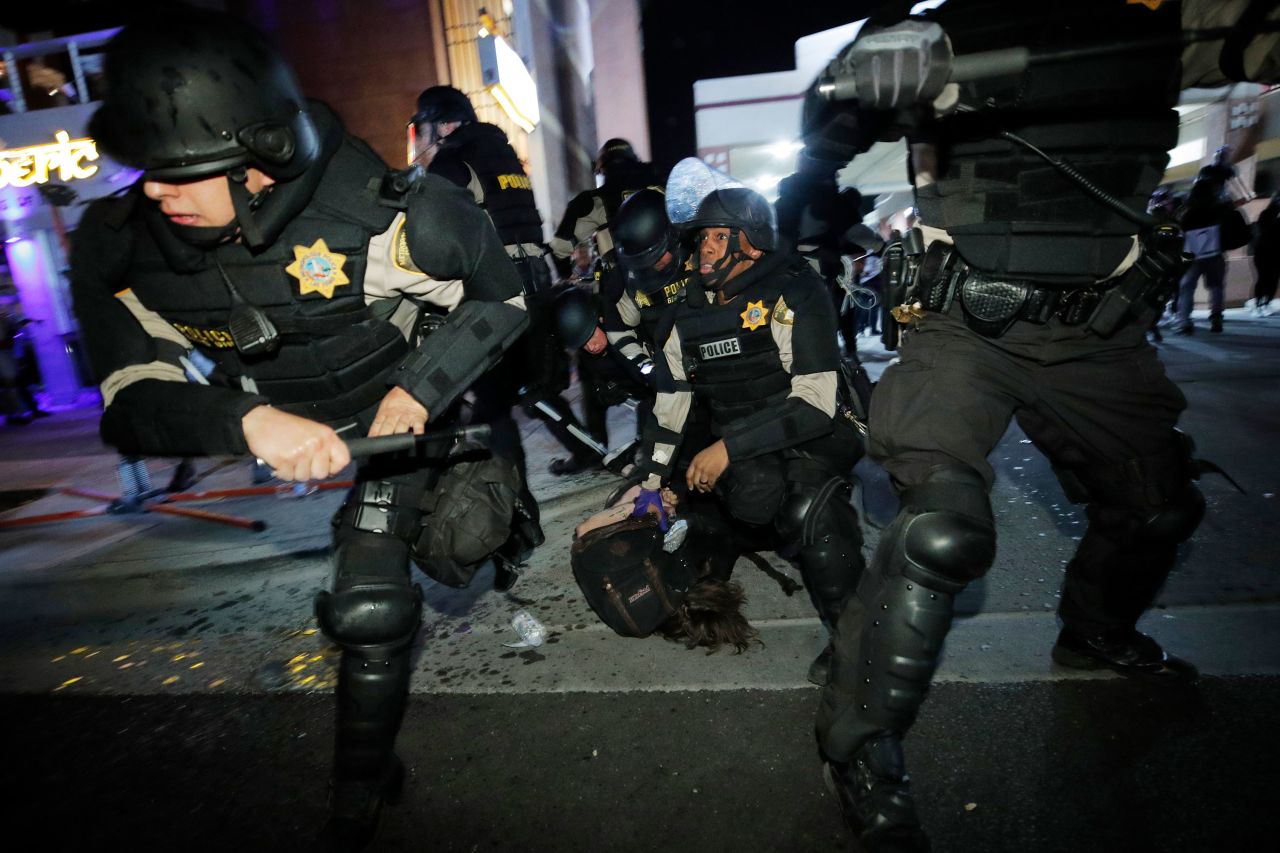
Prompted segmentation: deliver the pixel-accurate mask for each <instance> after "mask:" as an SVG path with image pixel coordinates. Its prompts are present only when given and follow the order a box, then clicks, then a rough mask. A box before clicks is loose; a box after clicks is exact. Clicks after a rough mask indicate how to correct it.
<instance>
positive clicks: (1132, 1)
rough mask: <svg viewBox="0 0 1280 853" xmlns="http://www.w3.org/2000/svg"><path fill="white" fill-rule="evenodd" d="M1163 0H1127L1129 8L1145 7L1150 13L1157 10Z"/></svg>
mask: <svg viewBox="0 0 1280 853" xmlns="http://www.w3.org/2000/svg"><path fill="white" fill-rule="evenodd" d="M1162 3H1164V0H1129V5H1130V6H1146V7H1147V8H1148V9H1150V10H1151V11H1152V12H1155V11H1157V10H1159V8H1160V4H1162Z"/></svg>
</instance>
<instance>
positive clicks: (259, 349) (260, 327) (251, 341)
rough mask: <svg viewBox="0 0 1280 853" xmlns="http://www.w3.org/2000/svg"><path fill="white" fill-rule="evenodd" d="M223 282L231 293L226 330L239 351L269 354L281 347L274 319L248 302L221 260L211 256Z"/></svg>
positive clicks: (254, 354)
mask: <svg viewBox="0 0 1280 853" xmlns="http://www.w3.org/2000/svg"><path fill="white" fill-rule="evenodd" d="M214 264H216V265H217V267H218V273H219V274H221V276H222V282H223V284H225V285H226V286H227V295H228V296H230V297H231V313H230V315H229V316H228V317H227V331H229V332H230V333H231V340H232V342H233V343H234V344H235V345H236V351H237V352H239V353H240V354H241V355H248V356H258V355H270V354H271V353H273V352H275V351H276V350H278V349H279V348H280V332H279V330H278V329H276V326H275V323H272V322H271V318H270V317H268V316H267V314H266V312H265V311H263V310H262V309H261V308H259V307H258V306H256V305H252V304H250V303H249V302H248V301H247V300H246V299H245V298H244V297H243V296H241V295H240V291H239V290H237V289H236V286H235V284H234V283H233V282H232V281H231V277H230V276H228V275H227V271H226V270H224V269H223V268H222V264H221V263H219V262H218V260H217V259H216V258H215V259H214Z"/></svg>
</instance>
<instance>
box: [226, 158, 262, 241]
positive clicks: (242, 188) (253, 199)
mask: <svg viewBox="0 0 1280 853" xmlns="http://www.w3.org/2000/svg"><path fill="white" fill-rule="evenodd" d="M248 181H249V172H248V170H247V169H246V168H245V167H244V166H240V167H239V168H236V169H232V170H231V171H230V172H228V173H227V183H228V184H229V185H230V189H231V207H232V208H233V209H234V210H235V212H236V218H235V220H234V224H238V225H239V226H240V236H241V238H242V239H243V240H244V242H245V244H246V245H247V246H248V247H249V248H250V249H260V248H262V247H263V245H264V244H265V243H266V237H265V235H264V234H263V233H262V228H261V227H259V225H258V223H257V221H256V220H255V219H254V217H253V212H254V211H255V210H257V209H258V208H259V207H260V206H261V205H262V198H263V196H264V195H265V193H254V192H250V190H249V186H248Z"/></svg>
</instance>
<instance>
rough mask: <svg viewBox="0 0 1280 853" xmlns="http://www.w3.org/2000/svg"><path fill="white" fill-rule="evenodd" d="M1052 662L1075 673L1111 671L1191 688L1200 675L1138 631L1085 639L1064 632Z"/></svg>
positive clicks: (1059, 638) (1183, 661) (1055, 645)
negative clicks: (1083, 670)
mask: <svg viewBox="0 0 1280 853" xmlns="http://www.w3.org/2000/svg"><path fill="white" fill-rule="evenodd" d="M1053 660H1054V662H1056V663H1059V664H1062V665H1063V666H1069V667H1071V668H1073V669H1110V670H1112V671H1113V672H1118V673H1120V674H1121V675H1126V676H1130V677H1133V678H1141V679H1144V680H1147V681H1151V682H1154V683H1158V684H1171V685H1181V684H1191V683H1193V682H1194V681H1195V680H1196V677H1197V676H1198V675H1199V672H1198V671H1197V670H1196V668H1195V666H1193V665H1192V664H1190V663H1188V662H1187V661H1185V660H1183V659H1182V658H1179V657H1174V656H1173V655H1170V654H1168V653H1167V652H1165V650H1164V649H1162V648H1160V644H1159V643H1157V642H1156V641H1155V640H1153V639H1151V638H1150V637H1148V636H1147V635H1146V634H1142V633H1139V632H1138V631H1131V632H1128V633H1124V634H1119V635H1110V636H1106V635H1104V636H1099V637H1082V636H1080V635H1078V634H1074V633H1072V632H1070V631H1067V630H1066V629H1065V628H1064V629H1063V630H1062V632H1061V633H1060V634H1058V642H1057V643H1055V644H1054V647H1053Z"/></svg>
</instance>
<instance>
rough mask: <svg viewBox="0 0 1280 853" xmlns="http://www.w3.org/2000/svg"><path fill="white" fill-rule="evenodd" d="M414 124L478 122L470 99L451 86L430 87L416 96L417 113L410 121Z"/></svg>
mask: <svg viewBox="0 0 1280 853" xmlns="http://www.w3.org/2000/svg"><path fill="white" fill-rule="evenodd" d="M410 121H412V122H413V123H414V124H435V123H436V122H449V121H460V122H463V123H466V122H469V121H479V119H478V118H476V108H475V107H473V106H472V105H471V99H470V98H468V97H467V96H466V95H464V94H463V93H462V92H461V91H460V90H458V89H455V88H454V87H452V86H431V87H430V88H427V89H423V90H422V94H421V95H419V96H418V111H417V112H416V113H414V114H413V118H412V119H410Z"/></svg>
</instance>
